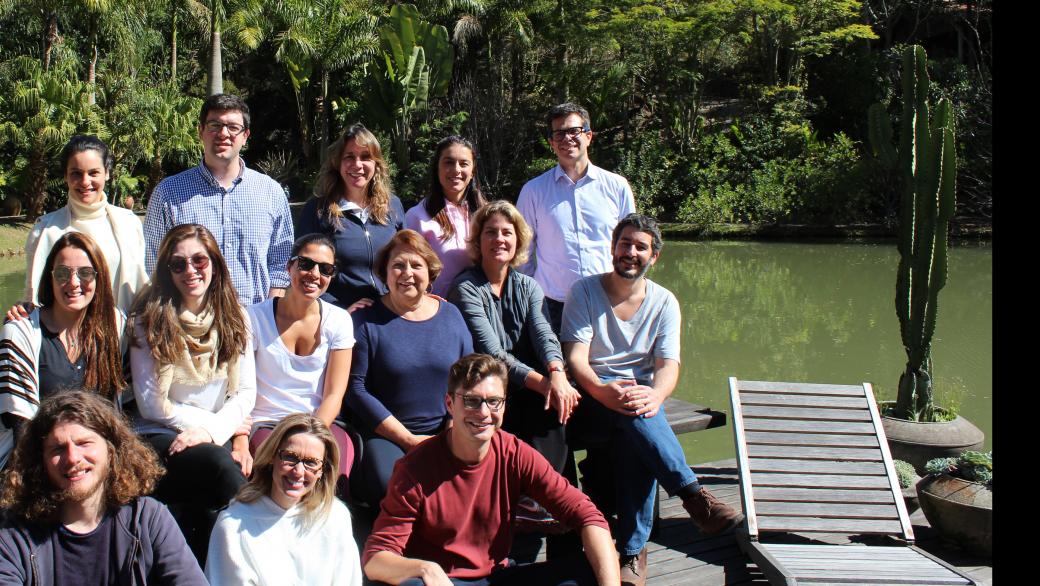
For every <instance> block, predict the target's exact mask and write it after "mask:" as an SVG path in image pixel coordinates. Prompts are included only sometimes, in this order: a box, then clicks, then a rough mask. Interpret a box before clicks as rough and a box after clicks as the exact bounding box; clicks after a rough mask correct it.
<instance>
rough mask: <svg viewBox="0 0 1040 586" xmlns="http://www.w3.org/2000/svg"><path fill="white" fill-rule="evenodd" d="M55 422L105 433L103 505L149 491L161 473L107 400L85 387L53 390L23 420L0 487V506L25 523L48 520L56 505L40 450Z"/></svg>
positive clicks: (56, 494) (58, 502) (152, 455)
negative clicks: (26, 418)
mask: <svg viewBox="0 0 1040 586" xmlns="http://www.w3.org/2000/svg"><path fill="white" fill-rule="evenodd" d="M59 423H76V424H79V425H82V426H83V427H85V428H87V429H89V430H91V431H93V432H94V433H96V434H98V435H100V436H101V437H103V438H105V442H106V443H107V444H108V475H107V477H106V478H105V497H104V501H105V505H106V507H108V508H109V509H116V508H119V507H121V506H123V505H125V504H127V503H129V502H130V501H131V500H132V499H134V498H136V497H139V496H143V495H146V494H150V493H151V492H152V490H153V489H154V488H155V483H156V482H157V481H158V480H159V477H161V476H162V475H163V474H164V473H165V470H163V467H162V465H160V464H159V458H158V456H156V454H155V450H153V449H152V448H150V447H148V446H147V445H145V443H144V442H143V441H141V439H140V438H138V437H137V434H135V433H134V432H133V430H132V429H130V425H129V424H128V423H127V421H126V419H125V418H124V417H123V416H122V415H121V414H120V413H119V412H117V411H116V410H115V407H114V406H113V405H112V404H111V403H109V402H108V401H106V400H104V399H102V398H101V397H99V396H98V395H96V394H94V393H91V392H88V391H82V390H73V391H63V392H59V393H57V394H55V395H52V396H50V397H48V398H46V399H44V400H43V402H42V403H40V410H39V412H37V414H36V417H33V418H32V419H31V420H29V422H28V423H27V424H26V425H25V428H24V429H23V431H22V434H21V436H20V437H19V438H18V445H17V446H15V449H14V452H13V453H12V454H11V461H10V462H9V463H8V465H7V472H6V474H5V477H4V481H3V488H2V489H0V508H3V509H6V510H8V511H9V512H11V513H13V514H14V515H15V516H16V517H18V518H21V519H24V520H25V521H26V522H29V523H40V522H48V521H54V520H56V517H57V515H58V512H59V510H60V508H61V504H62V491H59V490H57V489H55V487H54V486H52V485H51V482H50V479H49V478H48V476H47V470H46V469H45V467H44V453H43V443H44V440H45V439H46V438H47V436H48V435H50V433H51V431H52V430H53V429H54V428H55V427H56V426H57V425H58V424H59Z"/></svg>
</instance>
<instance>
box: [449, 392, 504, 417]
mask: <svg viewBox="0 0 1040 586" xmlns="http://www.w3.org/2000/svg"><path fill="white" fill-rule="evenodd" d="M456 396H457V397H459V398H460V399H462V406H463V407H465V408H466V409H469V410H471V411H477V410H478V409H480V406H481V405H487V406H488V410H490V411H491V412H493V413H494V412H498V411H501V410H502V407H504V406H505V404H506V398H505V397H478V396H477V395H456Z"/></svg>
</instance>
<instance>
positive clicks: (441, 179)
mask: <svg viewBox="0 0 1040 586" xmlns="http://www.w3.org/2000/svg"><path fill="white" fill-rule="evenodd" d="M484 203H485V199H484V194H483V192H482V191H481V189H480V178H479V177H478V176H477V149H476V147H474V146H473V143H471V142H470V141H468V140H466V139H465V138H462V137H461V136H458V135H454V134H453V135H451V136H448V137H446V138H443V139H441V141H440V142H438V143H437V148H435V149H434V151H433V159H432V160H431V161H430V187H429V194H428V195H427V196H426V197H425V198H423V200H422V201H420V202H419V203H418V204H417V205H416V206H415V207H412V208H410V209H409V210H408V212H407V213H405V215H404V225H405V227H406V228H411V229H412V230H415V231H416V232H418V233H420V234H422V235H423V238H425V239H426V242H428V243H429V244H430V248H432V249H433V251H434V252H435V253H437V257H438V258H440V259H441V263H442V264H443V265H444V267H443V268H442V269H441V274H440V275H438V276H437V279H436V280H435V281H434V282H433V288H432V291H433V294H434V295H440V296H441V297H447V295H448V288H449V287H451V282H452V281H453V280H454V279H455V275H458V274H459V272H460V271H462V269H465V268H466V267H469V266H471V265H472V264H473V261H471V260H470V258H469V255H467V254H466V240H467V239H468V238H469V218H470V216H471V215H472V214H473V212H475V211H477V209H478V208H479V207H480V206H482V205H484Z"/></svg>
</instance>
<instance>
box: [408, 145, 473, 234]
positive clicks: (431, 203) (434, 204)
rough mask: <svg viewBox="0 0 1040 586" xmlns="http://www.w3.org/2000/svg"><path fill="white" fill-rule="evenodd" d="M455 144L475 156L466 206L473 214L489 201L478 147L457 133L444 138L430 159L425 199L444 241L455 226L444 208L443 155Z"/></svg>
mask: <svg viewBox="0 0 1040 586" xmlns="http://www.w3.org/2000/svg"><path fill="white" fill-rule="evenodd" d="M454 145H459V146H461V147H463V148H465V149H468V150H469V154H470V156H471V157H473V176H472V177H471V178H470V180H469V184H468V185H466V191H465V192H464V193H463V197H462V199H463V201H465V202H466V208H467V209H468V210H469V213H471V214H472V213H473V212H475V211H477V208H479V207H480V206H482V205H484V204H485V203H487V200H485V199H484V192H483V191H482V190H481V188H480V177H479V176H478V174H477V148H476V147H475V146H473V143H471V142H470V141H468V140H466V139H465V138H462V137H461V136H459V135H457V134H453V135H451V136H446V137H444V138H442V139H441V140H440V142H438V143H437V147H436V148H434V150H433V158H432V159H430V189H429V194H428V195H427V196H426V199H425V200H424V201H423V208H425V209H426V213H427V214H429V215H430V217H431V218H433V219H435V220H437V225H438V226H440V228H441V235H440V239H441V241H442V242H443V241H445V240H447V239H449V238H451V237H452V236H454V235H455V226H454V225H453V224H452V223H451V220H449V219H448V212H447V211H446V210H445V209H444V207H445V203H444V202H445V198H444V186H443V185H441V176H440V167H441V155H443V154H444V151H446V150H448V147H450V146H454Z"/></svg>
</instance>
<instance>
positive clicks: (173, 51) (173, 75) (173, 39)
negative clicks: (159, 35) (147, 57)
mask: <svg viewBox="0 0 1040 586" xmlns="http://www.w3.org/2000/svg"><path fill="white" fill-rule="evenodd" d="M170 82H171V83H177V9H176V8H175V9H174V12H173V31H172V33H171V34H170Z"/></svg>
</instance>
